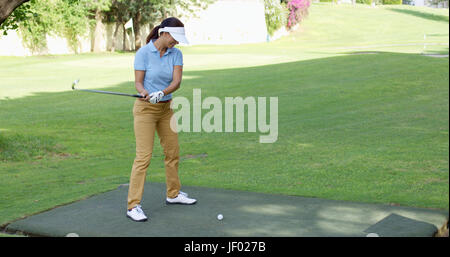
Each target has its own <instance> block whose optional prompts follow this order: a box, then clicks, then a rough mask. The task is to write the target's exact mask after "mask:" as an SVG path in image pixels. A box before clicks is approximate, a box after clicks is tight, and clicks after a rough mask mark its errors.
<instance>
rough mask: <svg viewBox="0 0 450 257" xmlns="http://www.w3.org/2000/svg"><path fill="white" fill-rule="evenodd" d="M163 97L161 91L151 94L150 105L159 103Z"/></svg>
mask: <svg viewBox="0 0 450 257" xmlns="http://www.w3.org/2000/svg"><path fill="white" fill-rule="evenodd" d="M163 96H164V92H163V91H158V92H154V93H151V94H150V103H152V104H156V103H158V102H159V101H161V98H163Z"/></svg>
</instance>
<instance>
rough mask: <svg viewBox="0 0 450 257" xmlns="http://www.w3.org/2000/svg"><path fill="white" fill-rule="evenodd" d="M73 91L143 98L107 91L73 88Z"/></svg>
mask: <svg viewBox="0 0 450 257" xmlns="http://www.w3.org/2000/svg"><path fill="white" fill-rule="evenodd" d="M74 90H80V91H86V92H93V93H100V94H109V95H121V96H131V97H137V98H143V97H142V96H141V95H131V94H125V93H118V92H109V91H101V90H90V89H78V88H74Z"/></svg>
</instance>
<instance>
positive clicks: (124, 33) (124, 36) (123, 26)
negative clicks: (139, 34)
mask: <svg viewBox="0 0 450 257" xmlns="http://www.w3.org/2000/svg"><path fill="white" fill-rule="evenodd" d="M122 29H123V41H122V51H126V50H127V49H126V48H125V41H126V40H127V30H126V29H125V23H122Z"/></svg>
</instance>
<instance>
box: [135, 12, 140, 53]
mask: <svg viewBox="0 0 450 257" xmlns="http://www.w3.org/2000/svg"><path fill="white" fill-rule="evenodd" d="M140 23H141V12H137V14H136V16H135V17H133V30H134V46H135V49H134V50H135V51H137V50H139V48H141V46H142V44H141V25H140Z"/></svg>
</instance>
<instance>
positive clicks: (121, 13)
mask: <svg viewBox="0 0 450 257" xmlns="http://www.w3.org/2000/svg"><path fill="white" fill-rule="evenodd" d="M130 18H131V16H130V12H129V11H128V5H127V4H126V3H125V2H124V1H121V0H113V1H112V3H111V8H110V9H109V11H106V12H105V22H107V23H115V27H114V33H113V40H112V46H111V49H110V51H111V52H114V51H115V49H116V39H117V33H118V32H119V28H120V27H122V29H123V44H122V47H123V48H122V50H124V51H125V39H126V30H125V24H126V23H127V21H129V20H130Z"/></svg>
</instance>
